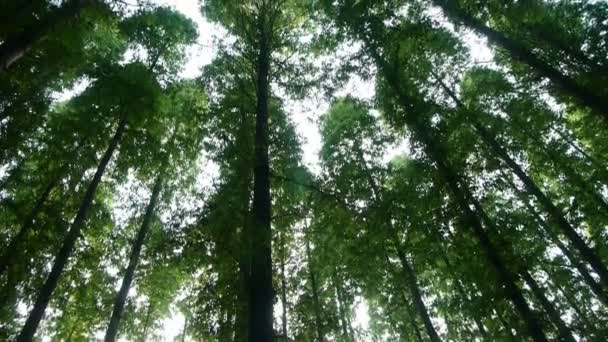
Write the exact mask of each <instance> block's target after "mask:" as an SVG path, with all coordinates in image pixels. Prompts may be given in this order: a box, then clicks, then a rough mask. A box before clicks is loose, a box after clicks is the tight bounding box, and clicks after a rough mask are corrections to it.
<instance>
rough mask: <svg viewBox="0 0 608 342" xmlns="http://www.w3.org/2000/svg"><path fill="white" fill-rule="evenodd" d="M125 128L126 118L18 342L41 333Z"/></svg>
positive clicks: (56, 258)
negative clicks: (40, 325)
mask: <svg viewBox="0 0 608 342" xmlns="http://www.w3.org/2000/svg"><path fill="white" fill-rule="evenodd" d="M126 126H127V119H126V117H123V118H122V119H121V120H120V122H119V124H118V128H117V129H116V133H115V134H114V136H113V137H112V140H111V141H110V145H109V146H108V149H107V150H106V152H105V153H104V155H103V157H102V158H101V160H100V162H99V165H98V166H97V171H96V172H95V175H94V176H93V179H92V180H91V183H89V186H88V187H87V190H86V193H85V195H84V198H83V200H82V202H81V204H80V208H79V209H78V213H77V214H76V218H74V222H73V223H72V226H71V227H70V230H69V231H68V233H67V235H66V237H65V239H64V241H63V245H62V246H61V249H60V250H59V252H58V253H57V256H56V257H55V261H54V262H53V267H52V269H51V272H50V273H49V276H48V277H47V279H46V281H45V282H44V284H43V285H42V288H41V289H40V291H39V292H38V296H37V297H36V302H35V303H34V307H33V308H32V311H31V312H30V314H29V316H28V318H27V320H26V321H25V325H24V326H23V328H22V329H21V332H20V333H19V336H18V337H17V341H18V342H30V341H32V339H33V338H34V334H35V333H36V330H37V329H38V324H40V320H41V319H42V316H44V311H45V310H46V307H47V305H48V303H49V301H50V300H51V295H52V294H53V291H54V290H55V288H56V287H57V284H58V283H59V278H60V277H61V273H63V269H64V268H65V266H66V265H67V262H68V259H69V258H70V255H71V254H72V251H73V249H74V246H75V245H76V240H78V237H79V236H80V231H81V229H82V227H83V225H84V223H85V220H86V218H87V215H88V213H89V209H90V208H91V204H92V203H93V199H94V198H95V192H96V191H97V187H98V186H99V183H100V182H101V177H102V176H103V174H104V172H105V170H106V167H107V166H108V163H109V162H110V159H111V158H112V155H113V154H114V151H115V150H116V147H117V146H118V143H119V142H120V139H121V138H122V135H123V133H124V131H125V128H126Z"/></svg>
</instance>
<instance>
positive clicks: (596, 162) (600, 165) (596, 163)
mask: <svg viewBox="0 0 608 342" xmlns="http://www.w3.org/2000/svg"><path fill="white" fill-rule="evenodd" d="M553 131H554V132H556V133H557V134H558V135H559V136H560V138H562V140H563V141H565V142H566V143H567V144H568V145H569V146H570V147H572V148H573V149H575V150H576V151H577V152H578V153H579V154H580V155H582V156H583V157H584V158H585V159H587V160H588V161H589V163H590V164H591V165H593V167H595V168H596V169H597V170H601V173H602V174H606V172H607V171H608V169H607V168H606V166H605V165H604V164H603V163H602V162H600V161H599V160H597V159H596V158H594V157H592V156H591V155H590V154H589V153H587V151H585V150H584V149H583V148H582V147H580V146H579V144H577V143H576V142H575V141H574V139H573V138H571V137H569V136H568V135H567V134H566V133H565V132H563V131H561V130H559V129H557V128H556V129H554V130H553Z"/></svg>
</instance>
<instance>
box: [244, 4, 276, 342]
mask: <svg viewBox="0 0 608 342" xmlns="http://www.w3.org/2000/svg"><path fill="white" fill-rule="evenodd" d="M267 22H268V19H267V13H261V14H259V18H258V23H257V25H258V28H257V29H258V35H259V51H258V56H257V70H256V76H257V94H256V98H257V109H256V127H255V162H254V170H253V218H254V225H253V232H252V253H251V254H252V255H251V281H250V282H249V285H250V292H249V293H250V295H249V301H250V302H249V303H250V307H249V314H250V316H249V319H250V320H249V341H250V342H271V341H272V340H273V338H274V330H273V317H272V304H273V289H272V252H271V243H272V242H271V229H270V221H271V213H270V211H271V207H270V206H271V202H270V162H269V156H268V144H269V138H268V136H269V129H268V96H269V75H270V52H271V51H270V49H271V46H270V34H271V32H270V29H269V28H268V27H267V26H268V24H267Z"/></svg>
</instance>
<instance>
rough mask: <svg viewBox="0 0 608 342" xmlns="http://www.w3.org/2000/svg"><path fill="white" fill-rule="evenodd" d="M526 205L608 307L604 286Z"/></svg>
mask: <svg viewBox="0 0 608 342" xmlns="http://www.w3.org/2000/svg"><path fill="white" fill-rule="evenodd" d="M524 203H525V205H526V208H528V211H529V212H531V213H532V215H533V216H534V219H535V220H536V222H538V224H539V225H540V226H541V227H543V230H544V231H545V232H546V234H547V236H548V237H549V240H550V241H551V242H553V243H554V244H555V245H556V246H557V248H559V250H560V251H561V252H562V254H564V255H565V256H566V258H568V260H569V261H570V263H571V264H572V265H573V266H574V267H575V268H576V270H577V271H578V272H579V273H580V274H581V277H583V281H584V282H585V284H587V286H589V288H590V289H591V291H592V292H593V293H594V294H595V295H596V296H597V298H598V299H599V300H600V302H602V303H603V304H604V305H608V297H607V296H606V293H605V292H604V291H603V290H602V286H601V285H600V284H598V283H597V282H596V281H595V279H594V278H593V277H592V276H591V274H589V271H587V268H586V267H585V265H583V264H582V263H580V262H579V260H578V257H576V256H575V255H574V254H572V252H571V251H570V249H569V248H568V247H567V246H566V245H564V244H563V243H562V242H561V241H560V239H559V237H558V236H557V234H555V233H553V231H552V230H551V228H550V227H549V226H547V224H546V223H545V220H543V218H542V217H540V215H538V213H537V212H536V210H535V209H534V208H533V207H532V206H531V205H530V204H529V203H528V202H526V201H524Z"/></svg>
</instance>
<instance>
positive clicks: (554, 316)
mask: <svg viewBox="0 0 608 342" xmlns="http://www.w3.org/2000/svg"><path fill="white" fill-rule="evenodd" d="M521 275H522V278H523V279H524V281H525V282H526V284H528V286H529V287H530V289H531V290H532V293H533V294H534V297H536V299H538V301H539V302H540V305H541V306H542V307H543V309H545V312H547V314H548V315H549V318H550V319H551V321H552V322H553V324H555V326H556V327H557V330H558V331H559V334H560V337H561V339H562V340H564V341H568V342H575V341H576V339H575V338H574V336H572V332H571V331H570V328H568V326H567V325H566V323H565V322H564V321H563V320H562V317H561V315H560V314H559V312H557V310H556V309H555V307H554V306H553V304H551V302H550V301H549V299H548V298H547V296H546V295H545V290H544V289H543V288H541V287H540V285H539V284H538V283H537V282H536V280H534V278H532V275H530V273H529V272H528V271H523V272H521Z"/></svg>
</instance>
